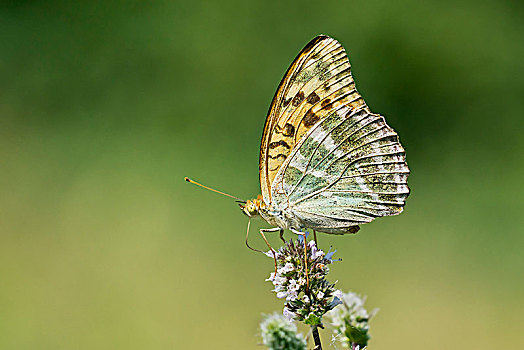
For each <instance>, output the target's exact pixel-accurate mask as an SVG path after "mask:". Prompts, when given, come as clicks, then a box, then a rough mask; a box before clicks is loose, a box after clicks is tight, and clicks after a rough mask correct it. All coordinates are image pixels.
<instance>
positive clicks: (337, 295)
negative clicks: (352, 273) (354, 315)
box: [333, 289, 343, 300]
mask: <svg viewBox="0 0 524 350" xmlns="http://www.w3.org/2000/svg"><path fill="white" fill-rule="evenodd" d="M333 296H334V297H337V298H339V299H341V300H342V298H343V293H342V291H341V290H340V289H337V290H336V291H335V292H334V293H333Z"/></svg>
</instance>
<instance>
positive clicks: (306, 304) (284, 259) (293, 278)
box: [266, 236, 342, 326]
mask: <svg viewBox="0 0 524 350" xmlns="http://www.w3.org/2000/svg"><path fill="white" fill-rule="evenodd" d="M334 253H335V252H328V253H327V254H326V253H324V252H323V251H322V250H320V249H318V248H317V246H316V243H315V241H313V240H312V241H309V242H308V243H307V247H305V246H304V240H303V238H302V236H299V238H298V239H297V240H296V242H294V241H293V240H290V241H289V242H287V243H286V244H285V245H284V246H283V247H281V248H280V249H279V250H278V251H276V260H277V271H276V273H275V272H272V273H271V275H270V277H269V278H268V279H267V280H266V281H271V282H272V283H273V285H274V286H275V289H273V291H274V292H276V293H277V297H278V298H285V299H286V303H285V306H284V316H286V317H288V318H289V319H295V320H297V321H302V322H304V323H306V324H308V325H311V326H316V325H320V324H321V323H322V316H323V315H324V314H325V313H326V312H328V311H330V310H332V309H333V308H334V307H335V306H337V305H338V304H340V303H341V301H340V299H339V297H341V296H342V293H341V292H340V291H337V290H335V284H334V283H333V284H330V283H329V282H328V281H327V280H326V278H325V277H326V275H327V274H328V272H329V267H328V265H329V264H331V263H332V262H333V259H332V258H333V254H334ZM267 256H269V257H271V258H273V257H274V256H273V251H269V252H268V253H267ZM306 271H307V274H306ZM337 295H338V297H337Z"/></svg>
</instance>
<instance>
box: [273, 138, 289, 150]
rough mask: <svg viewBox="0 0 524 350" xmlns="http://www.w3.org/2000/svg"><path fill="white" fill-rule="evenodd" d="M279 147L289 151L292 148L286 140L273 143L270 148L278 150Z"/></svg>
mask: <svg viewBox="0 0 524 350" xmlns="http://www.w3.org/2000/svg"><path fill="white" fill-rule="evenodd" d="M278 146H282V147H285V148H287V149H290V148H291V147H290V146H289V145H288V144H287V143H286V141H284V140H280V141H273V142H271V143H270V144H269V148H277V147H278Z"/></svg>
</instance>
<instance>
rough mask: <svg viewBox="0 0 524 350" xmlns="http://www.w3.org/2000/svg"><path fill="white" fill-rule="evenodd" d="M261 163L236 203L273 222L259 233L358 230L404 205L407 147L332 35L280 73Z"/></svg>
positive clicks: (308, 47)
mask: <svg viewBox="0 0 524 350" xmlns="http://www.w3.org/2000/svg"><path fill="white" fill-rule="evenodd" d="M259 171H260V188H261V192H262V194H261V195H260V196H259V197H258V198H256V199H252V200H247V201H245V202H244V201H241V200H240V201H241V203H240V207H241V209H242V211H243V212H244V213H245V214H246V215H247V216H248V217H249V218H252V217H256V216H260V217H262V218H263V219H264V220H265V221H267V222H268V223H269V224H270V225H272V226H274V228H271V229H262V230H260V233H261V234H262V236H263V237H264V232H271V231H280V232H281V237H282V233H283V230H284V229H289V230H291V231H292V232H294V233H297V234H301V235H303V234H304V233H303V232H304V231H305V230H306V229H311V230H313V231H314V232H315V231H319V232H325V233H329V234H346V233H356V232H357V231H358V230H359V225H361V224H365V223H369V222H371V221H373V220H374V219H376V218H378V217H382V216H390V215H398V214H400V213H401V212H402V211H403V208H404V204H405V201H406V199H407V197H408V195H409V192H410V190H409V187H408V184H407V178H408V175H409V168H408V165H407V163H406V155H405V151H404V148H403V147H402V145H401V144H400V142H399V139H398V135H397V133H396V132H395V131H394V130H393V129H392V128H391V127H390V126H389V125H387V123H386V121H385V120H384V117H382V116H381V115H379V114H375V113H372V112H371V111H370V109H369V107H368V106H367V105H366V102H365V101H364V99H363V98H362V96H361V95H360V94H359V93H358V92H357V90H356V87H355V81H354V80H353V77H352V76H351V65H350V63H349V58H348V56H347V54H346V51H345V50H344V48H343V47H342V45H341V44H340V43H339V42H338V41H337V40H335V39H333V38H331V37H329V36H326V35H320V36H317V37H316V38H314V39H313V40H311V41H310V42H309V43H308V44H307V45H306V46H305V47H304V48H303V49H302V51H300V53H299V54H298V56H297V57H296V58H295V60H294V61H293V63H292V64H291V66H290V67H289V69H288V70H287V72H286V74H285V75H284V77H283V79H282V81H281V82H280V85H279V86H278V89H277V91H276V93H275V96H274V97H273V100H272V102H271V106H270V108H269V112H268V115H267V118H266V123H265V126H264V131H263V134H262V143H261V146H260V158H259ZM186 180H187V181H190V182H194V181H192V180H189V179H187V178H186ZM197 184H198V183H197ZM217 192H218V191H217ZM234 198H236V197H234ZM237 199H238V198H237ZM248 231H249V228H248ZM264 240H265V241H266V243H267V240H266V239H265V237H264ZM246 243H247V239H246ZM268 245H269V243H268ZM270 248H271V247H270Z"/></svg>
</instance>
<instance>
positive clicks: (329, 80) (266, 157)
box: [259, 35, 365, 203]
mask: <svg viewBox="0 0 524 350" xmlns="http://www.w3.org/2000/svg"><path fill="white" fill-rule="evenodd" d="M364 105H365V104H364V101H363V100H362V97H361V96H360V95H359V94H358V93H357V91H356V90H355V83H354V81H353V78H352V77H351V72H350V64H349V60H348V57H347V55H346V52H345V50H344V48H343V47H342V46H341V45H340V44H339V43H338V41H336V40H335V39H332V38H330V37H328V36H324V35H321V36H318V37H316V38H315V39H313V40H311V41H310V42H309V43H308V44H307V45H306V46H305V47H304V49H302V51H301V52H300V53H299V54H298V56H297V57H296V58H295V60H294V61H293V63H292V64H291V66H290V67H289V69H288V70H287V72H286V74H285V75H284V78H283V79H282V81H281V82H280V85H279V87H278V89H277V91H276V93H275V96H274V98H273V101H272V103H271V106H270V109H269V112H268V116H267V119H266V124H265V126H264V132H263V134H262V144H261V147H260V161H259V168H260V187H261V191H262V195H263V198H264V201H265V202H266V203H270V202H271V199H272V198H271V196H272V193H271V185H272V184H273V181H274V179H275V176H276V175H277V173H278V171H279V169H280V168H281V166H282V164H283V163H284V162H285V161H286V159H287V158H288V157H289V156H290V154H291V152H292V151H293V149H294V147H295V145H296V144H298V143H299V142H300V140H301V139H302V138H303V137H304V135H306V134H307V132H308V131H309V130H310V129H311V128H312V127H313V126H314V125H316V124H318V123H320V122H322V121H323V120H324V119H325V118H326V117H328V115H330V113H331V112H332V111H333V110H336V109H337V108H340V107H346V108H350V109H351V110H355V109H358V108H360V107H362V106H364Z"/></svg>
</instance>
